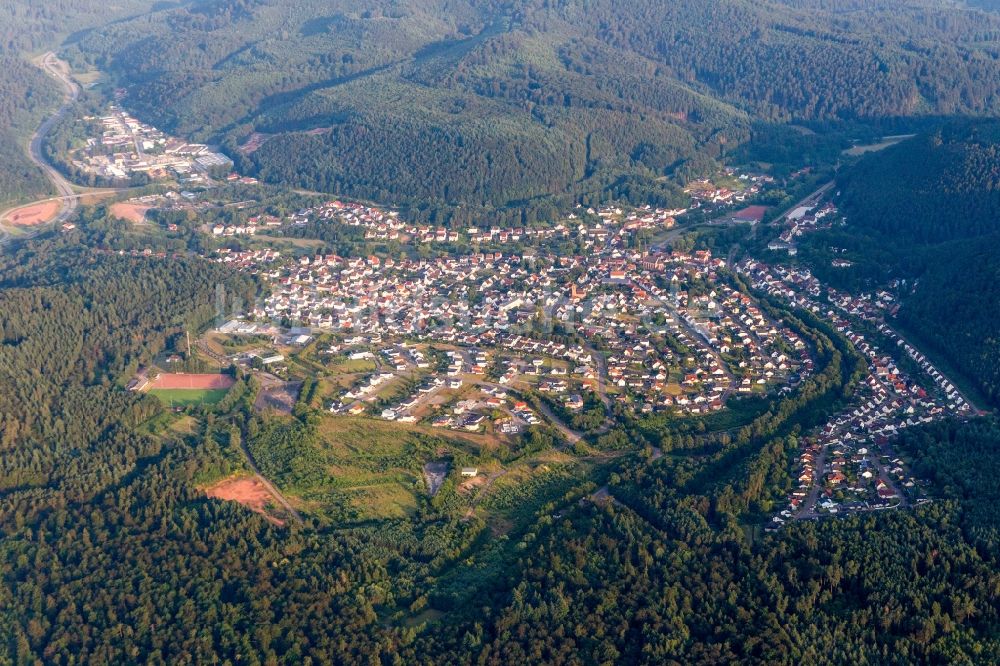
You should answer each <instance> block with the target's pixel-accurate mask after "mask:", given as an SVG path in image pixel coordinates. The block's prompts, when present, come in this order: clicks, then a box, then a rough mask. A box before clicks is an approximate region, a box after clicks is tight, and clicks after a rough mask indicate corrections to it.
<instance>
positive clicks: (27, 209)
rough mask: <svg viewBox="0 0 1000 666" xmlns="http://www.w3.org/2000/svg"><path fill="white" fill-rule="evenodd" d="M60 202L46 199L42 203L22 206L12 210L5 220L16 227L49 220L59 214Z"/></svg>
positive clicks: (29, 225)
mask: <svg viewBox="0 0 1000 666" xmlns="http://www.w3.org/2000/svg"><path fill="white" fill-rule="evenodd" d="M61 207H62V206H61V204H60V203H59V202H58V201H46V202H43V203H36V204H31V205H30V206H22V207H21V208H16V209H14V210H12V211H11V212H10V213H9V214H8V215H7V219H6V220H5V222H7V223H8V224H13V225H14V226H17V227H33V226H35V225H38V224H45V223H46V222H50V221H51V220H52V219H53V218H55V216H56V215H58V214H59V210H60V208H61Z"/></svg>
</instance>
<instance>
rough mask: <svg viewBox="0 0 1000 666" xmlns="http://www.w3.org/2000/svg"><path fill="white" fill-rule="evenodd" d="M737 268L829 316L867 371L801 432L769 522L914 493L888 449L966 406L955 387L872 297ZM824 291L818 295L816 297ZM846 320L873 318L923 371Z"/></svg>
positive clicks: (760, 268)
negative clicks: (782, 501) (785, 487)
mask: <svg viewBox="0 0 1000 666" xmlns="http://www.w3.org/2000/svg"><path fill="white" fill-rule="evenodd" d="M739 270H740V271H741V272H742V273H743V274H745V275H746V276H747V277H748V278H749V279H750V281H751V284H752V285H753V286H754V287H755V288H757V289H760V290H762V291H766V292H767V293H769V294H771V295H772V296H778V297H780V298H784V299H786V300H788V301H790V302H791V303H793V304H794V305H797V306H799V307H803V308H806V309H808V310H810V311H812V312H814V313H816V314H817V315H820V316H822V317H824V318H825V319H827V320H828V321H830V322H831V323H832V324H833V325H834V327H835V328H836V330H837V331H838V332H839V333H841V334H842V335H844V336H845V337H846V338H847V339H848V340H850V342H851V343H852V344H853V345H854V348H855V349H856V350H857V351H858V352H859V353H860V354H861V355H862V356H863V357H864V358H865V360H866V361H867V364H868V374H867V376H866V377H865V378H864V379H863V381H862V383H861V385H860V386H859V387H858V390H857V391H856V393H855V396H854V398H853V399H852V402H851V404H850V405H849V406H848V407H847V408H846V409H845V410H844V411H842V412H841V413H839V414H837V415H835V416H833V417H832V418H831V419H830V420H829V421H828V422H827V423H826V424H824V425H823V426H822V427H821V428H819V429H818V430H817V431H816V432H813V433H810V434H809V436H808V437H806V438H804V440H803V441H804V445H803V449H802V451H801V453H800V455H799V460H798V470H797V474H798V476H797V480H798V484H799V485H798V487H797V488H796V489H795V490H793V491H792V493H791V494H790V496H789V498H788V502H789V504H788V507H787V508H786V509H784V510H783V511H782V512H781V513H780V514H779V515H778V516H775V518H774V521H775V523H776V524H779V525H780V524H781V523H782V522H784V521H786V520H788V519H790V518H792V517H798V518H812V517H815V516H817V515H821V514H824V513H845V512H851V511H868V510H873V509H883V508H889V507H894V506H902V505H905V504H907V503H908V502H909V501H911V500H912V499H913V498H914V497H915V496H916V490H915V485H916V484H915V481H914V479H913V478H912V477H911V476H910V474H909V472H908V470H907V469H906V466H905V464H904V463H903V461H902V460H901V459H900V458H899V457H898V456H896V455H895V453H894V452H893V451H892V448H891V444H892V438H893V437H894V436H896V435H898V434H899V432H900V431H901V430H904V429H906V428H909V427H913V426H916V425H919V424H924V423H930V422H931V421H933V420H935V419H939V418H943V417H945V416H948V415H952V416H963V415H968V414H969V413H970V411H971V409H970V407H969V404H968V403H967V402H966V401H965V400H964V398H962V396H961V395H960V394H959V393H958V391H957V390H956V389H955V387H954V386H953V385H952V384H951V382H950V381H948V380H947V379H946V378H944V376H943V375H942V374H941V373H940V372H939V371H938V370H937V369H936V368H934V366H933V365H932V364H931V363H930V362H929V361H928V360H927V359H926V358H925V357H924V356H923V355H922V354H920V353H919V352H918V351H917V350H915V349H913V348H912V347H911V346H910V345H909V344H908V343H906V342H904V341H902V340H901V339H900V338H899V336H898V335H897V334H896V333H895V332H894V331H893V330H892V329H891V328H890V327H889V326H888V325H887V324H885V323H884V322H880V321H879V322H876V321H875V320H874V319H873V317H874V310H877V306H873V303H877V302H879V300H880V299H879V297H878V296H877V295H876V296H875V297H872V296H870V295H866V296H860V297H855V296H850V295H847V294H843V293H840V292H837V291H836V290H833V289H827V288H824V287H823V286H822V285H820V284H819V283H818V281H816V279H815V278H814V277H812V276H811V275H810V274H809V273H808V272H807V271H803V270H801V269H800V270H797V271H792V270H789V269H786V268H784V267H771V266H768V265H766V264H763V263H760V262H757V261H754V260H746V261H744V262H743V263H742V264H741V265H740V266H739ZM821 297H825V298H826V299H827V300H826V302H822V301H821V300H820V298H821ZM852 320H854V321H861V322H864V321H867V322H868V323H870V324H873V325H875V326H876V328H877V330H878V331H879V333H880V334H881V335H882V336H883V337H884V339H885V341H886V342H887V343H888V346H889V347H890V349H892V348H895V350H896V353H897V354H898V353H899V350H902V351H903V352H905V354H906V355H907V356H909V358H911V359H913V361H915V362H916V363H918V364H919V367H920V368H921V370H922V371H923V373H924V376H923V377H921V378H919V379H921V380H923V381H918V378H914V377H911V376H909V375H908V374H907V373H905V372H904V371H902V370H901V369H900V368H899V366H898V365H897V361H896V360H895V359H894V357H893V356H892V355H891V353H890V351H889V350H886V349H880V348H879V347H878V346H877V345H876V344H874V343H872V342H871V341H869V340H868V339H866V337H865V335H864V334H862V333H859V332H858V331H857V330H856V329H857V325H855V324H853V323H852Z"/></svg>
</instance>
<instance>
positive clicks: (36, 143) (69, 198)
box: [28, 51, 80, 224]
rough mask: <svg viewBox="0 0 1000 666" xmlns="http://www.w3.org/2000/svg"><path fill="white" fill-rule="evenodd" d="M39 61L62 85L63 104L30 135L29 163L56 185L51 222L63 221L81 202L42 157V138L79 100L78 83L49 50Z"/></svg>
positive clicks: (70, 185) (64, 65) (46, 71)
mask: <svg viewBox="0 0 1000 666" xmlns="http://www.w3.org/2000/svg"><path fill="white" fill-rule="evenodd" d="M40 64H41V67H42V69H43V70H44V71H45V73H46V74H48V75H49V76H51V77H52V78H54V79H55V80H56V81H58V82H59V85H60V86H61V87H62V89H63V103H62V106H60V107H59V109H58V110H57V111H56V112H55V114H54V115H52V116H51V117H49V118H48V119H47V120H46V121H45V122H43V123H42V125H41V127H39V128H38V130H37V131H35V134H34V136H32V137H31V143H30V144H29V146H28V157H29V158H30V159H31V161H32V162H34V163H35V164H36V165H38V167H39V168H40V169H41V170H42V171H44V172H45V175H46V176H48V179H49V180H50V181H52V185H53V186H54V187H55V189H56V192H57V193H58V195H59V200H60V202H61V204H62V208H61V209H60V211H59V215H57V216H56V217H55V219H54V220H52V223H53V224H62V223H63V222H66V221H67V220H68V219H69V218H70V217H72V216H73V214H74V213H75V212H76V209H77V207H78V206H79V205H80V202H79V200H78V199H77V197H76V193H75V192H74V191H73V185H72V184H71V183H70V182H69V181H68V180H66V179H65V178H63V175H62V174H61V173H59V171H58V170H57V169H56V168H55V167H53V166H52V165H51V164H49V163H48V162H47V161H46V160H45V155H44V154H43V152H42V145H43V144H44V142H45V137H47V136H48V134H49V132H51V131H52V128H53V127H55V125H56V123H58V122H60V121H61V120H62V119H63V118H64V117H65V116H66V114H67V113H69V112H70V110H71V109H72V108H73V105H74V104H75V103H76V100H77V99H79V97H80V86H78V85H77V84H76V82H75V81H73V79H72V77H71V76H70V74H69V68H68V67H67V66H66V63H64V62H63V61H61V60H59V58H57V57H56V54H55V53H52V52H51V51H50V52H49V53H46V54H45V55H44V56H42V59H41V61H40Z"/></svg>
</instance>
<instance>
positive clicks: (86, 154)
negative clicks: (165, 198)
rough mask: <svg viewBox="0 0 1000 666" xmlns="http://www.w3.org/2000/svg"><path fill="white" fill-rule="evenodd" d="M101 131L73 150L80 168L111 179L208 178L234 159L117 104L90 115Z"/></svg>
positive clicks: (75, 162) (77, 166)
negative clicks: (171, 134)
mask: <svg viewBox="0 0 1000 666" xmlns="http://www.w3.org/2000/svg"><path fill="white" fill-rule="evenodd" d="M84 121H85V122H88V123H90V124H91V125H93V126H94V127H95V128H96V129H95V131H96V132H99V135H95V136H91V137H88V138H87V140H86V142H85V144H84V145H83V146H82V147H80V148H78V149H75V150H73V151H71V153H70V155H69V158H70V160H71V162H72V164H73V166H75V167H76V168H77V169H79V170H80V171H82V172H84V173H89V174H93V175H95V176H98V177H101V178H107V179H111V180H127V179H128V178H130V177H131V176H132V175H133V174H139V173H142V174H147V175H148V176H149V177H150V178H152V179H159V178H168V177H171V176H175V177H177V178H180V179H182V180H184V181H185V182H191V183H197V182H206V181H207V178H206V177H205V176H204V172H206V171H208V170H211V169H215V168H225V169H229V168H231V167H232V164H233V162H232V160H230V159H229V158H228V157H226V156H225V155H222V154H221V153H217V152H212V151H211V150H210V149H209V147H208V146H205V145H202V144H192V143H187V142H185V141H182V140H180V139H176V138H173V137H169V136H167V135H166V134H164V133H163V132H161V131H160V130H158V129H156V128H155V127H152V126H150V125H147V124H145V123H142V122H140V121H138V120H136V119H135V118H134V117H132V116H131V115H129V114H128V113H127V112H125V111H124V110H123V109H121V108H119V107H118V106H116V105H111V106H109V108H108V113H107V114H106V115H104V116H101V117H99V118H95V117H86V118H84Z"/></svg>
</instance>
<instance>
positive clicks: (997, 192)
mask: <svg viewBox="0 0 1000 666" xmlns="http://www.w3.org/2000/svg"><path fill="white" fill-rule="evenodd" d="M838 186H839V189H840V190H841V195H840V198H839V205H840V208H841V210H842V211H843V212H844V213H845V215H846V219H847V223H848V224H847V226H846V227H844V228H843V229H842V230H835V231H833V232H831V233H830V234H821V235H820V236H818V237H817V238H816V239H815V240H814V241H810V242H809V245H810V246H811V247H808V248H807V254H809V253H810V252H816V255H815V257H814V258H816V260H815V261H814V264H815V268H816V270H817V271H818V272H819V273H822V274H823V278H824V279H830V280H841V281H842V283H847V282H853V283H855V284H854V285H853V286H859V285H861V284H863V283H864V282H865V281H866V280H867V279H872V280H873V282H871V283H870V284H876V283H879V282H884V281H885V280H886V279H888V278H893V277H901V278H903V279H904V280H905V282H903V283H902V285H901V290H900V291H901V296H902V307H901V309H900V311H899V314H898V318H899V321H900V323H901V324H903V325H904V327H905V328H906V330H908V331H909V332H911V333H912V334H913V335H915V336H917V337H918V338H919V341H920V342H921V343H922V346H925V347H927V348H929V349H931V350H933V351H935V352H937V353H938V354H939V355H940V356H942V357H944V358H946V359H948V360H949V361H950V362H951V363H952V364H954V365H955V366H956V367H957V368H958V369H959V370H961V371H962V372H963V374H965V375H966V376H967V377H968V378H969V380H970V381H971V382H972V383H974V384H975V385H976V386H977V387H978V388H979V390H980V391H981V392H982V394H983V395H984V396H985V397H986V398H987V399H988V400H989V401H991V402H993V403H994V404H996V403H998V401H1000V337H998V336H997V334H996V332H997V331H998V330H1000V315H998V313H997V310H996V307H995V304H996V303H997V302H998V299H1000V293H998V292H997V285H998V284H1000V256H998V254H997V252H996V249H995V248H996V247H997V245H998V243H1000V123H996V122H993V121H982V122H960V123H955V124H949V125H947V126H944V127H942V128H940V129H939V130H936V131H934V132H929V133H927V134H922V135H919V136H917V137H915V138H913V139H911V140H908V141H904V142H902V143H900V144H898V145H896V146H894V147H892V148H889V149H887V150H885V151H883V152H881V153H876V154H873V155H870V156H868V157H866V158H865V159H863V160H861V161H860V162H859V163H858V164H857V165H855V166H853V167H851V168H850V169H847V170H846V171H844V172H843V173H842V174H841V175H840V177H839V178H838ZM829 246H836V247H840V248H846V249H847V251H848V257H849V258H850V259H852V260H853V261H854V264H855V265H854V267H852V268H851V269H849V270H844V269H831V268H829V258H830V257H829V256H828V255H827V254H826V253H824V252H822V251H821V250H822V248H824V247H829Z"/></svg>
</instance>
